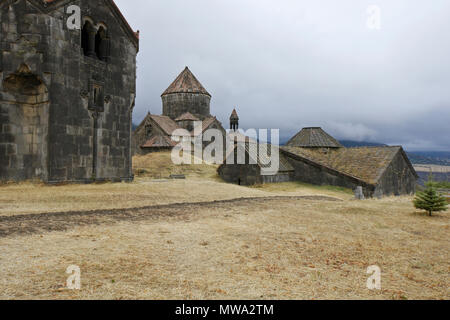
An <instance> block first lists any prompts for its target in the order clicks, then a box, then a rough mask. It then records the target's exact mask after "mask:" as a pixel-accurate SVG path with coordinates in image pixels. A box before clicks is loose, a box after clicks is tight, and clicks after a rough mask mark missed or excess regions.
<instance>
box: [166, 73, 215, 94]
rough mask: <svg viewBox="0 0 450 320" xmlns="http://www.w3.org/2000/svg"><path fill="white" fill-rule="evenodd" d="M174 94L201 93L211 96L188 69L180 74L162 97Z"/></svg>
mask: <svg viewBox="0 0 450 320" xmlns="http://www.w3.org/2000/svg"><path fill="white" fill-rule="evenodd" d="M172 93H199V94H205V95H208V96H211V95H210V94H209V93H208V91H206V89H205V88H204V87H203V86H202V84H201V83H200V81H198V80H197V78H196V77H195V76H194V75H193V74H192V72H191V70H189V68H188V67H186V68H185V69H184V70H183V71H182V72H181V73H180V75H179V76H178V77H177V78H176V79H175V81H174V82H172V84H171V85H170V86H169V87H168V88H167V89H166V91H164V93H163V94H162V96H164V95H167V94H172Z"/></svg>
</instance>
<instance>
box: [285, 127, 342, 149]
mask: <svg viewBox="0 0 450 320" xmlns="http://www.w3.org/2000/svg"><path fill="white" fill-rule="evenodd" d="M287 146H289V147H303V148H343V145H342V144H340V143H339V141H337V140H336V139H335V138H333V137H332V136H330V135H329V134H328V133H326V132H325V131H324V130H323V129H322V128H318V127H315V128H304V129H302V131H300V132H299V133H297V134H296V135H295V136H294V137H293V138H292V139H291V140H290V141H289V142H288V143H287Z"/></svg>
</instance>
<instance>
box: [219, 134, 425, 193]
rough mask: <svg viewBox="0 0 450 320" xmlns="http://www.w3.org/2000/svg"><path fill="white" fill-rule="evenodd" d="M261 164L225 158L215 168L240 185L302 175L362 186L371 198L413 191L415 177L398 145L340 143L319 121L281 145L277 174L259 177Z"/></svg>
mask: <svg viewBox="0 0 450 320" xmlns="http://www.w3.org/2000/svg"><path fill="white" fill-rule="evenodd" d="M246 148H247V149H246V152H247V153H249V150H248V146H246ZM250 157H251V155H250ZM246 160H247V159H246ZM246 163H248V162H246ZM259 168H260V165H259V162H258V165H249V164H245V165H229V164H224V165H222V166H221V167H220V168H219V174H220V176H221V177H222V178H223V179H224V180H225V181H227V182H231V183H237V184H243V185H251V184H257V183H268V182H284V181H301V182H305V183H310V184H315V185H332V186H340V187H345V188H349V189H352V190H356V189H357V188H358V187H362V191H363V193H364V196H365V197H369V198H370V197H382V196H389V195H406V194H413V193H415V190H416V183H417V179H418V175H417V173H416V171H415V170H414V168H413V166H412V164H411V162H410V161H409V159H408V156H407V155H406V153H405V152H404V150H403V148H402V147H401V146H392V147H363V148H344V147H343V146H342V145H341V144H340V143H339V142H338V141H337V140H336V139H334V138H333V137H332V136H330V135H329V134H328V133H326V132H325V131H324V130H323V129H322V128H317V127H313V128H304V129H302V130H301V131H300V132H299V133H298V134H296V135H295V136H294V137H293V138H292V139H291V140H290V141H289V142H288V143H287V145H286V146H285V147H281V148H280V172H279V174H277V175H273V176H265V177H263V176H261V174H260V170H259Z"/></svg>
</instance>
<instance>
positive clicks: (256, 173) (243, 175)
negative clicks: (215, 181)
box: [217, 164, 263, 186]
mask: <svg viewBox="0 0 450 320" xmlns="http://www.w3.org/2000/svg"><path fill="white" fill-rule="evenodd" d="M217 172H218V174H219V175H220V177H221V178H222V179H223V180H224V181H226V182H228V183H234V184H238V185H242V186H251V185H255V184H261V183H263V181H262V178H261V175H260V173H261V169H260V168H259V166H257V165H252V164H224V165H221V166H220V167H219V169H218V170H217Z"/></svg>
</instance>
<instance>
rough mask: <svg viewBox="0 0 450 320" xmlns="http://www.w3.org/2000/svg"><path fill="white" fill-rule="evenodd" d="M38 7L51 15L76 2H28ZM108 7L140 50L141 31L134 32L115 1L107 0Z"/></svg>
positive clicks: (55, 0)
mask: <svg viewBox="0 0 450 320" xmlns="http://www.w3.org/2000/svg"><path fill="white" fill-rule="evenodd" d="M28 1H30V2H31V3H32V4H34V5H35V6H36V7H38V8H39V9H40V10H41V11H42V12H45V13H49V12H52V11H54V10H56V9H58V8H59V7H61V6H63V5H66V4H68V3H70V2H73V1H74V0H28ZM6 2H7V1H6V0H0V5H2V4H3V3H6ZM105 3H106V5H107V6H109V7H110V8H111V11H112V13H113V14H114V15H115V16H116V18H117V19H118V21H119V22H121V23H122V27H123V29H124V30H125V32H126V33H127V34H128V35H129V36H130V39H131V40H132V41H133V44H134V45H135V46H136V48H138V49H139V31H137V32H134V30H133V29H132V28H131V26H130V25H129V23H128V21H127V20H126V19H125V17H124V16H123V14H122V12H121V11H120V9H119V8H118V7H117V5H116V4H115V2H114V1H113V0H105Z"/></svg>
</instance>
